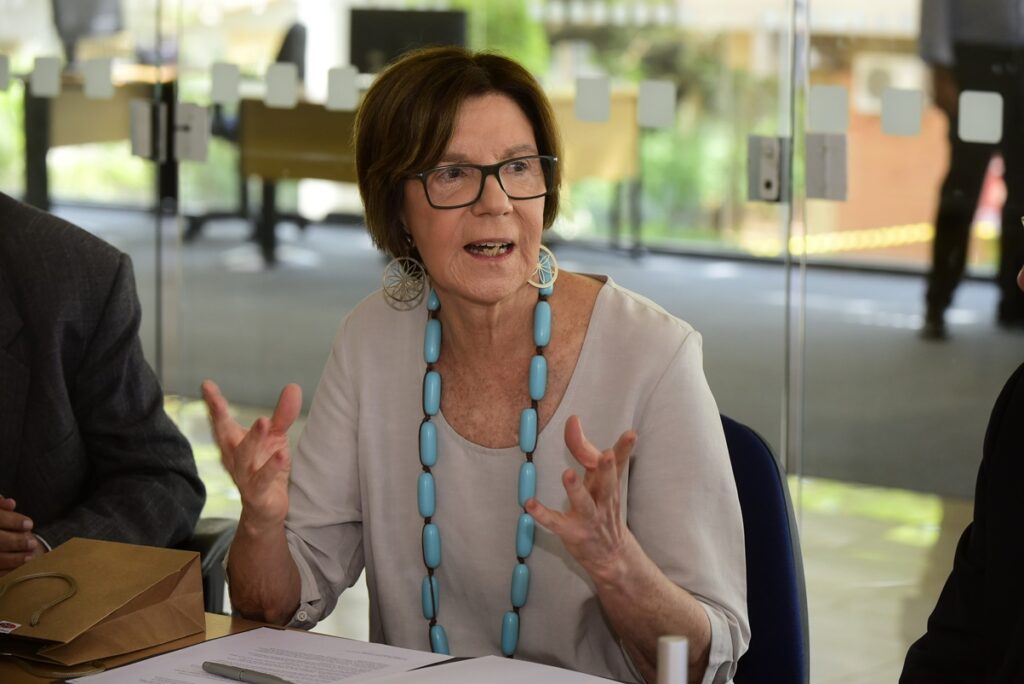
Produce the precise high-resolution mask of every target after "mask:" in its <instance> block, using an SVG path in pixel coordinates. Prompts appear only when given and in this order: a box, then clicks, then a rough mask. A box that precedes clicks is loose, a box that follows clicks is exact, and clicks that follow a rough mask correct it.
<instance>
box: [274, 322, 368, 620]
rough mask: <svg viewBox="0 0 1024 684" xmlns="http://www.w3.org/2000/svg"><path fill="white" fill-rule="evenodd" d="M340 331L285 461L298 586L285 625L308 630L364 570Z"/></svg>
mask: <svg viewBox="0 0 1024 684" xmlns="http://www.w3.org/2000/svg"><path fill="white" fill-rule="evenodd" d="M347 328H348V320H347V319H346V321H345V322H344V323H342V326H341V329H340V330H339V332H338V335H337V337H336V338H335V341H334V345H333V347H332V349H331V354H330V357H329V358H328V360H327V365H326V367H325V369H324V372H323V375H322V376H321V377H320V384H319V386H318V387H317V390H316V394H315V395H314V397H313V403H312V405H311V408H310V411H309V419H308V421H307V422H306V427H305V429H304V430H303V432H302V436H301V438H300V439H299V444H298V448H297V449H296V454H295V457H294V458H293V460H292V471H291V480H290V484H289V489H288V494H289V508H288V518H287V520H286V521H285V533H286V536H287V539H288V546H289V549H290V550H291V554H292V557H293V558H294V559H295V564H296V565H297V566H298V569H299V576H300V578H301V581H302V585H301V594H300V599H299V607H298V609H297V610H296V611H295V615H294V616H293V617H292V620H291V623H290V625H289V626H292V627H302V628H306V629H308V628H310V627H313V626H314V625H315V624H316V623H317V622H318V621H319V620H321V619H322V618H323V617H325V616H326V615H328V614H329V613H330V612H331V611H332V610H333V609H334V606H335V604H336V603H337V601H338V597H339V596H340V595H341V593H342V592H343V591H344V590H345V589H347V588H348V587H350V586H352V585H353V584H354V583H355V581H356V580H357V579H359V574H360V573H361V572H362V570H363V530H362V518H363V515H362V510H361V505H360V489H359V486H360V485H359V462H358V458H357V447H358V440H357V436H356V431H357V424H358V411H359V407H358V402H357V401H356V392H355V388H354V387H353V386H352V384H353V381H352V374H351V372H350V368H351V366H350V364H349V359H348V358H347V355H346V344H345V340H346V338H347V334H346V331H347Z"/></svg>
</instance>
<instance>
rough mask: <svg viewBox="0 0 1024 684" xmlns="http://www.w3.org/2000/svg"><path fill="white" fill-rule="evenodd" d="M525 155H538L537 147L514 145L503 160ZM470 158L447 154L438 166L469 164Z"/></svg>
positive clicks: (527, 144)
mask: <svg viewBox="0 0 1024 684" xmlns="http://www.w3.org/2000/svg"><path fill="white" fill-rule="evenodd" d="M524 154H537V147H536V145H531V144H529V143H522V144H520V145H513V146H512V147H509V148H507V149H506V150H505V151H504V152H503V153H502V159H512V158H514V157H520V156H522V155H524ZM468 162H469V157H467V156H466V155H464V154H462V153H460V152H445V153H444V155H443V156H442V157H441V158H440V159H438V160H437V163H438V164H462V163H468Z"/></svg>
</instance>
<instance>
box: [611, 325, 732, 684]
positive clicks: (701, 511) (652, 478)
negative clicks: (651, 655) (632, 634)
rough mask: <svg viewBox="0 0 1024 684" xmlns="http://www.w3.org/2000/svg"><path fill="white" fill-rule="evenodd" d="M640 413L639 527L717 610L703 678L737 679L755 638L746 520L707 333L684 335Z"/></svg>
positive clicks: (634, 514)
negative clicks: (713, 385) (713, 382)
mask: <svg viewBox="0 0 1024 684" xmlns="http://www.w3.org/2000/svg"><path fill="white" fill-rule="evenodd" d="M638 418H639V421H638V425H637V434H638V440H637V445H636V452H635V454H634V457H633V460H632V463H631V464H630V470H629V484H628V488H629V489H628V502H629V503H628V512H627V516H628V521H629V527H630V529H631V530H632V532H633V534H634V535H635V536H636V538H637V540H638V541H639V542H640V544H641V546H642V548H643V549H644V550H645V552H646V553H647V554H648V555H649V556H650V557H651V559H652V560H653V561H654V562H655V563H656V564H657V565H658V567H659V568H661V570H662V572H664V573H665V574H666V576H668V578H669V579H671V580H672V581H673V582H675V583H676V584H678V585H679V586H681V587H683V588H684V589H686V590H687V591H688V592H690V594H692V595H693V596H694V598H696V599H697V600H698V601H699V602H700V603H701V605H702V606H703V607H704V610H705V611H706V613H707V615H708V618H709V620H710V622H711V650H710V660H709V664H708V668H707V671H706V672H705V674H704V677H703V682H705V683H711V682H728V681H730V680H731V679H732V677H733V675H734V674H735V672H736V662H737V661H738V660H739V657H740V656H741V655H742V654H743V652H744V651H745V650H746V648H747V643H748V642H749V640H750V627H749V624H748V622H747V608H746V593H747V589H746V565H745V554H744V546H743V521H742V517H741V515H740V507H739V499H738V497H737V494H736V483H735V480H734V478H733V474H732V467H731V465H730V461H729V453H728V449H727V447H726V442H725V435H724V433H723V431H722V422H721V417H720V415H719V412H718V407H717V405H716V404H715V399H714V397H713V396H712V395H711V390H710V389H709V388H708V384H707V380H706V379H705V377H704V370H703V362H702V353H701V338H700V335H699V334H698V333H697V332H694V331H692V330H691V331H690V332H689V333H688V334H687V335H686V336H685V337H684V338H683V340H682V343H681V344H680V346H679V348H678V350H677V351H676V353H675V356H674V357H673V358H672V360H671V361H670V363H669V364H668V366H667V367H666V368H665V370H664V372H663V374H662V376H661V379H660V380H659V381H658V382H657V384H656V385H655V387H654V390H653V391H652V392H651V394H650V397H649V399H648V400H647V402H646V405H645V406H644V408H643V409H642V410H641V412H640V413H639V415H638Z"/></svg>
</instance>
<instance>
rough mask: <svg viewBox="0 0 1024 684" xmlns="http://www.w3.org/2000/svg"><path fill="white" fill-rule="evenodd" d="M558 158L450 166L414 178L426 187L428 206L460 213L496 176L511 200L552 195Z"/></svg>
mask: <svg viewBox="0 0 1024 684" xmlns="http://www.w3.org/2000/svg"><path fill="white" fill-rule="evenodd" d="M557 163H558V157H552V156H550V155H544V154H533V155H530V156H528V157H515V158H514V159H506V160H505V161H500V162H498V163H497V164H448V165H445V166H438V167H437V168H433V169H429V170H427V171H422V172H420V173H417V174H414V175H413V176H412V177H413V178H418V179H419V180H420V182H421V183H423V190H424V191H425V192H426V194H427V202H429V203H430V206H432V207H434V208H435V209H458V208H460V207H468V206H469V205H471V204H475V203H476V201H477V200H478V199H480V195H482V194H483V192H484V182H485V181H486V180H487V177H488V176H491V175H493V176H495V177H496V178H497V179H498V185H500V186H501V189H502V190H503V191H504V192H505V194H506V195H508V198H509V199H514V200H528V199H536V198H538V197H543V196H545V195H548V194H550V193H551V191H552V190H553V189H554V184H555V164H557Z"/></svg>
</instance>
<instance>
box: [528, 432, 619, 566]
mask: <svg viewBox="0 0 1024 684" xmlns="http://www.w3.org/2000/svg"><path fill="white" fill-rule="evenodd" d="M565 444H566V446H567V447H569V451H570V452H571V453H572V455H573V457H574V458H575V459H576V461H577V462H578V463H579V464H580V465H582V466H583V468H584V474H583V478H582V480H581V479H580V477H579V475H578V474H577V473H576V471H575V470H573V469H572V468H568V469H566V470H565V472H564V473H562V485H563V486H564V487H565V491H566V494H568V495H569V510H567V511H565V512H559V511H554V510H551V509H550V508H548V507H546V506H544V505H543V504H541V503H540V502H539V501H537V500H536V499H530V500H529V501H527V502H526V512H527V513H529V514H530V515H532V516H533V517H534V519H535V520H536V521H537V522H538V523H540V524H541V525H542V526H544V527H545V528H547V529H548V530H550V531H551V532H553V533H554V534H556V535H558V537H559V538H560V539H561V540H562V543H563V544H565V548H566V549H567V550H568V551H569V553H570V554H572V556H573V558H575V559H576V560H577V562H579V564H580V565H582V566H583V567H584V569H586V570H587V572H588V573H589V574H590V575H591V576H592V577H594V578H595V579H600V578H602V577H608V576H610V575H614V573H615V570H616V568H617V567H618V566H619V561H620V560H622V554H623V552H624V551H625V549H626V548H627V546H628V544H627V542H628V540H629V537H630V534H631V533H630V531H629V529H628V528H627V527H626V522H625V520H623V518H622V512H621V510H620V499H621V494H620V492H621V487H620V483H621V481H622V471H623V470H624V469H625V467H626V463H627V462H628V461H629V457H630V455H631V454H632V453H633V446H634V445H635V444H636V432H634V431H633V430H628V431H626V432H623V433H622V435H621V436H620V437H619V439H618V441H617V442H615V446H613V447H612V448H610V449H605V450H604V451H601V450H600V449H598V448H597V447H595V446H594V445H593V444H591V443H590V442H589V441H588V440H587V438H586V437H585V436H584V435H583V427H582V425H581V424H580V419H579V416H572V417H570V418H569V420H567V421H566V423H565Z"/></svg>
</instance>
